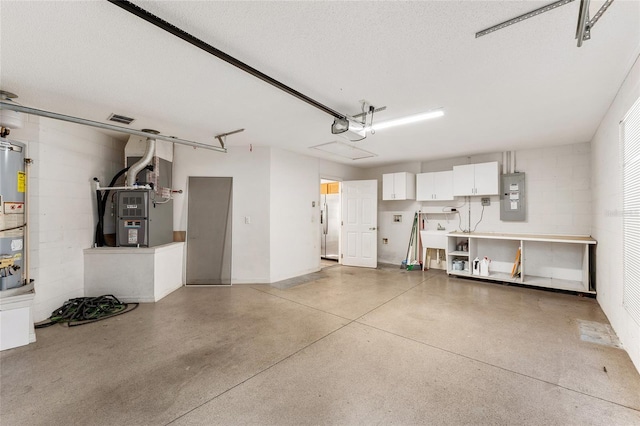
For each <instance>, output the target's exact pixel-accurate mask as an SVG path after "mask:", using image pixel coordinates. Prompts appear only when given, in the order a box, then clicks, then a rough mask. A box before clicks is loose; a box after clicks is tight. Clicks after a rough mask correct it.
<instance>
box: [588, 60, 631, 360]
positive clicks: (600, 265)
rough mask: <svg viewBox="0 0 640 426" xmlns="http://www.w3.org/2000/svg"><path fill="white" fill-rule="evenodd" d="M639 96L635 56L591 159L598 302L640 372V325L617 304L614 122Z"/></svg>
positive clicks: (618, 193)
mask: <svg viewBox="0 0 640 426" xmlns="http://www.w3.org/2000/svg"><path fill="white" fill-rule="evenodd" d="M639 97H640V60H636V63H635V65H633V68H632V69H631V71H630V73H629V75H628V76H627V78H626V80H625V81H624V83H623V84H622V87H621V88H620V91H619V92H618V94H617V96H616V98H615V100H614V101H613V103H612V104H611V107H610V108H609V111H608V112H607V114H606V116H605V117H604V119H603V120H602V122H601V124H600V127H599V128H598V130H597V132H596V134H595V136H594V138H593V141H592V142H591V144H592V153H591V158H592V162H593V174H592V176H593V177H592V179H593V191H592V194H593V206H592V214H593V237H594V238H595V239H596V240H597V241H598V251H597V253H598V254H597V262H596V268H597V269H596V277H597V285H598V302H599V303H600V306H602V310H603V311H604V312H605V314H606V315H607V317H608V318H609V321H610V322H611V325H612V326H613V328H614V330H615V331H616V333H617V335H618V337H619V338H620V341H621V342H622V344H623V346H624V348H625V349H626V350H627V352H628V353H629V356H630V357H631V359H632V360H633V363H634V364H635V366H636V368H637V369H638V370H639V371H640V324H638V323H637V322H635V321H634V320H633V319H632V318H631V316H630V315H629V313H628V312H627V311H626V309H625V308H624V306H623V305H622V300H623V299H622V297H623V296H622V295H623V277H622V247H623V239H622V206H623V204H622V200H623V199H622V196H623V193H622V146H621V143H620V138H619V133H618V132H619V124H618V123H619V122H620V121H621V120H622V119H623V117H624V116H625V114H626V113H627V111H628V110H629V108H631V106H632V105H633V103H634V102H635V101H636V100H637V99H638V98H639ZM639 185H640V183H639Z"/></svg>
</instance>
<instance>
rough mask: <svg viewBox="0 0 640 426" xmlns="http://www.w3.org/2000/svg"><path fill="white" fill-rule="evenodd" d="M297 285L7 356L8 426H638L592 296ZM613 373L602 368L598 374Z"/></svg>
mask: <svg viewBox="0 0 640 426" xmlns="http://www.w3.org/2000/svg"><path fill="white" fill-rule="evenodd" d="M301 282H302V284H299V285H297V286H290V285H287V286H281V288H276V287H273V286H268V285H251V286H248V285H236V286H231V287H222V288H210V289H209V288H182V289H180V290H178V291H176V292H174V293H172V294H171V295H169V296H168V297H166V298H165V299H163V300H161V301H160V302H158V303H156V304H144V305H141V306H140V307H139V308H138V309H136V310H135V311H132V312H130V313H128V314H125V315H122V316H119V317H115V318H111V319H108V320H105V321H101V322H98V323H95V324H90V325H85V326H82V327H75V328H66V327H63V326H54V327H50V328H46V329H42V330H38V331H37V342H36V343H35V344H32V345H29V346H26V347H22V348H16V349H12V350H9V351H4V352H2V353H1V354H0V366H1V379H2V381H1V382H0V394H1V400H0V402H1V406H0V423H1V424H2V425H27V424H28V425H41V424H42V425H44V424H47V425H49V424H78V425H92V424H99V425H103V424H104V425H107V424H124V425H137V424H153V425H157V424H169V423H171V424H177V425H187V424H193V425H204V424H207V425H208V424H222V425H232V424H278V425H287V424H292V425H293V424H295V425H299V424H340V425H349V424H391V423H393V424H535V425H540V424H562V425H566V424H580V425H583V424H607V425H613V424H616V425H632V424H636V425H640V375H639V374H638V372H637V371H636V370H635V369H634V367H633V365H632V364H631V361H630V359H629V357H628V356H627V354H626V352H624V351H623V350H621V349H617V348H614V347H610V346H604V345H600V344H596V343H590V342H586V341H583V340H582V339H581V336H580V331H579V327H578V321H579V320H587V321H593V322H598V323H605V324H606V323H607V320H606V317H605V316H604V314H603V313H602V311H601V309H600V308H599V307H598V305H597V303H596V301H595V300H594V299H589V298H581V297H578V296H572V295H564V294H557V293H550V292H544V291H539V290H532V289H524V288H517V287H506V286H501V285H496V284H489V283H484V282H476V281H471V280H460V279H455V278H448V277H447V276H446V275H445V274H444V273H442V272H440V271H429V272H424V273H423V272H417V271H410V272H408V271H402V270H400V269H398V268H393V269H391V268H389V269H379V270H368V269H356V268H348V267H341V266H337V267H331V268H326V269H324V270H323V271H321V272H319V273H316V274H315V275H314V279H313V280H311V281H305V280H302V281H301ZM605 369H606V371H605Z"/></svg>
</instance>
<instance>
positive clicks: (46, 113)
mask: <svg viewBox="0 0 640 426" xmlns="http://www.w3.org/2000/svg"><path fill="white" fill-rule="evenodd" d="M0 107H2V108H4V109H8V110H11V111H17V112H24V113H25V114H32V115H37V116H40V117H46V118H53V119H54V120H61V121H68V122H70V123H76V124H82V125H85V126H91V127H97V128H99V129H104V130H112V131H114V132H120V133H126V134H128V135H135V136H143V137H146V138H148V137H152V138H153V139H160V140H163V141H167V142H172V143H177V144H180V145H188V146H193V147H195V148H204V149H210V150H213V151H219V152H227V150H226V149H225V148H220V147H217V146H213V145H207V144H205V143H201V142H194V141H190V140H187V139H180V138H176V137H173V136H165V135H156V134H153V133H150V132H145V131H142V130H136V129H128V128H126V127H122V126H116V125H113V124H108V123H100V122H99V121H93V120H87V119H86V118H79V117H73V116H71V115H64V114H58V113H57V112H51V111H44V110H41V109H36V108H30V107H25V106H22V105H17V104H13V103H9V102H5V101H0Z"/></svg>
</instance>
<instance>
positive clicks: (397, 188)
mask: <svg viewBox="0 0 640 426" xmlns="http://www.w3.org/2000/svg"><path fill="white" fill-rule="evenodd" d="M382 199H383V200H415V199H416V175H415V174H414V173H408V172H397V173H385V174H383V175H382Z"/></svg>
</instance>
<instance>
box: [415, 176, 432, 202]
mask: <svg viewBox="0 0 640 426" xmlns="http://www.w3.org/2000/svg"><path fill="white" fill-rule="evenodd" d="M433 175H434V173H418V174H417V175H416V200H418V201H432V200H433V195H434V191H433V187H434V185H433Z"/></svg>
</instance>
